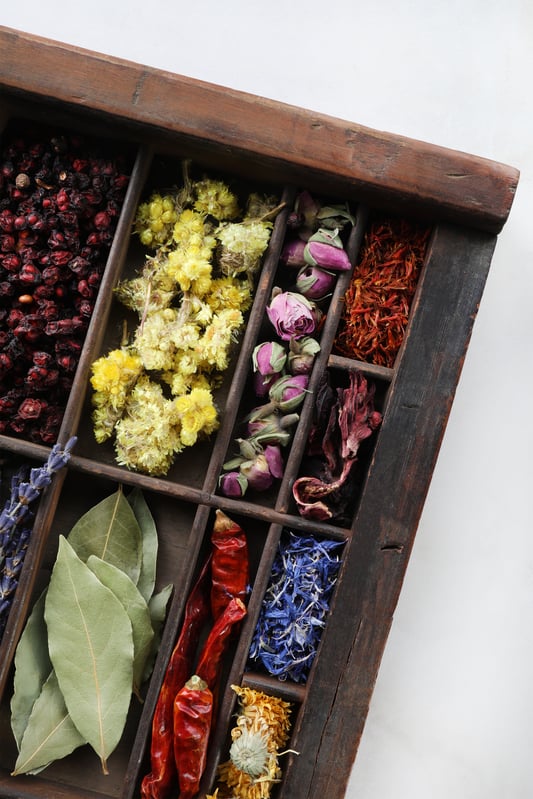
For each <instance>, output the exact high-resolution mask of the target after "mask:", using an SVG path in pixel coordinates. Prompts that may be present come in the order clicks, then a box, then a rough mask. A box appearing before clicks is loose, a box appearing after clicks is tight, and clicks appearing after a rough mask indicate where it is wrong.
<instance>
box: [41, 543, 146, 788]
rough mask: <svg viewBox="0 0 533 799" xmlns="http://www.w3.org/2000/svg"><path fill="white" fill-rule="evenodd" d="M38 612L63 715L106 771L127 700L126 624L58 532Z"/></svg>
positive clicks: (129, 639)
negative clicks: (43, 622) (41, 612)
mask: <svg viewBox="0 0 533 799" xmlns="http://www.w3.org/2000/svg"><path fill="white" fill-rule="evenodd" d="M44 615H45V620H46V625H47V628H48V649H49V652H50V659H51V661H52V665H53V666H54V669H55V671H56V674H57V679H58V682H59V686H60V688H61V691H62V693H63V696H64V699H65V704H66V706H67V709H68V712H69V715H70V717H71V719H72V721H73V722H74V724H75V725H76V727H77V729H78V731H79V732H80V734H81V735H82V736H83V738H84V739H85V740H86V741H87V742H88V743H89V744H90V745H91V746H92V747H93V749H94V750H95V752H96V753H97V754H98V755H99V757H100V760H101V763H102V769H103V771H104V773H107V758H108V757H109V755H110V754H111V752H112V751H113V750H114V749H115V747H116V745H117V744H118V742H119V740H120V738H121V736H122V732H123V730H124V725H125V723H126V716H127V713H128V708H129V704H130V699H131V688H132V684H133V635H132V629H131V623H130V620H129V617H128V614H127V613H126V611H125V610H124V608H123V606H122V604H121V603H120V602H119V600H118V599H117V598H116V596H115V595H114V593H113V592H112V591H110V590H109V588H106V587H105V586H104V585H103V584H102V583H101V582H100V580H99V579H98V578H97V577H96V575H94V574H93V573H92V571H91V570H90V569H89V567H88V566H87V565H86V564H85V563H83V561H82V560H81V559H80V558H79V557H78V556H77V555H76V552H75V551H74V549H73V548H72V546H71V545H70V543H69V542H68V541H67V540H66V539H65V538H64V537H63V536H60V539H59V551H58V555H57V559H56V562H55V565H54V568H53V571H52V575H51V578H50V584H49V586H48V592H47V596H46V602H45V611H44Z"/></svg>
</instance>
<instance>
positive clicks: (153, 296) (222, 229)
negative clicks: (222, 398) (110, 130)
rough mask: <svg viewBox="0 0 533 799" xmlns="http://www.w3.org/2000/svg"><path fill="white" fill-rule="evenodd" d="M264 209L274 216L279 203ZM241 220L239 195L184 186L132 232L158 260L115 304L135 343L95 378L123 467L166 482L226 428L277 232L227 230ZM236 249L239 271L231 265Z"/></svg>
mask: <svg viewBox="0 0 533 799" xmlns="http://www.w3.org/2000/svg"><path fill="white" fill-rule="evenodd" d="M254 197H256V196H255V195H254ZM256 201H257V198H256V200H255V201H254V202H256ZM265 204H266V207H267V209H268V208H270V209H272V208H274V206H275V201H274V200H273V199H272V198H268V199H266V200H265ZM238 214H239V203H238V199H237V197H236V196H235V195H234V194H233V192H231V191H230V189H229V188H228V187H227V186H226V185H225V184H224V183H223V182H221V181H217V180H210V179H208V178H206V179H203V180H200V181H197V182H191V181H189V180H188V179H186V180H185V181H184V186H183V187H182V188H180V189H176V191H175V192H174V193H172V194H170V193H168V194H165V195H161V194H158V193H157V192H155V193H153V194H152V196H151V197H150V198H149V200H148V201H147V202H145V203H141V204H140V205H139V207H138V211H137V215H136V219H135V224H134V232H135V233H136V234H137V235H138V236H139V238H140V240H141V242H142V243H143V244H145V245H146V246H147V247H149V248H150V249H151V250H153V251H154V252H153V254H151V255H150V256H148V257H147V258H146V260H145V263H144V265H143V267H142V269H141V271H140V274H137V275H136V276H134V277H133V278H131V279H128V280H124V281H122V282H121V283H120V284H119V285H118V287H117V289H116V290H115V294H116V297H117V299H118V300H119V301H120V302H121V303H123V304H124V305H125V306H126V307H128V308H130V309H131V310H133V311H135V312H136V314H137V315H138V317H139V324H138V326H137V328H136V330H135V331H134V332H133V333H132V335H131V337H130V340H129V341H128V343H125V344H124V346H123V347H121V348H120V349H115V350H113V351H111V352H110V353H108V354H107V355H106V356H103V357H101V358H99V359H98V360H97V361H95V362H94V363H93V365H92V377H91V385H92V388H93V390H94V393H93V397H92V401H93V406H94V411H93V425H94V434H95V438H96V440H97V441H98V442H99V443H102V442H104V441H106V440H107V439H109V438H111V437H112V436H114V445H115V452H116V458H117V462H118V463H119V464H121V465H123V466H127V467H128V468H132V469H136V470H139V471H142V472H146V473H148V474H152V475H165V474H166V473H167V472H168V470H169V468H170V466H171V465H172V462H173V460H174V457H175V455H176V454H178V453H180V452H181V451H182V450H183V449H184V447H190V446H193V445H194V444H195V443H196V441H197V440H198V439H199V438H202V437H205V436H209V435H211V434H212V433H213V432H214V431H215V430H216V429H217V427H218V414H217V410H216V407H215V400H214V397H213V393H212V392H213V389H215V388H216V387H217V385H218V384H219V382H220V378H221V373H222V372H223V371H224V370H225V369H227V368H228V365H229V362H230V355H231V350H232V346H233V345H234V342H235V341H236V339H237V336H238V333H239V331H240V330H241V328H242V327H243V324H244V313H245V312H246V311H247V310H248V309H249V307H250V305H251V302H252V285H253V284H252V280H251V277H250V275H251V273H252V272H253V271H255V270H256V269H257V265H258V263H259V262H260V259H261V256H262V254H263V253H264V251H265V249H266V247H267V245H268V241H269V238H270V233H271V228H272V223H271V222H269V221H261V220H254V219H250V218H249V217H248V216H247V215H246V214H245V215H244V217H243V218H242V220H241V221H240V222H239V221H232V222H229V220H235V219H236V217H237V216H238ZM239 229H242V234H241V235H239V232H238V231H239ZM247 242H248V244H247ZM232 248H233V251H234V252H235V254H236V255H238V257H239V258H240V264H241V265H240V267H239V268H231V269H230V268H228V267H227V265H225V264H227V263H228V261H227V258H228V253H230V254H231V252H232ZM224 259H226V260H224ZM248 267H249V269H248Z"/></svg>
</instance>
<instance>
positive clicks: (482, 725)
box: [0, 0, 533, 799]
mask: <svg viewBox="0 0 533 799" xmlns="http://www.w3.org/2000/svg"><path fill="white" fill-rule="evenodd" d="M0 24H3V25H7V26H10V27H14V28H18V29H20V30H25V31H28V32H31V33H35V34H39V35H42V36H47V37H49V38H52V39H56V40H59V41H64V42H68V43H70V44H75V45H79V46H82V47H86V48H89V49H93V50H97V51H99V52H102V53H109V54H112V55H116V56H120V57H124V58H128V59H130V60H133V61H138V62H140V63H143V64H147V65H150V66H156V67H160V68H163V69H168V70H170V71H172V72H179V73H181V74H184V75H189V76H191V77H195V78H199V79H202V80H207V81H211V82H213V83H218V84H220V85H225V86H229V87H232V88H235V89H241V90H245V91H249V92H252V93H254V94H258V95H263V96H265V97H270V98H273V99H276V100H281V101H284V102H289V103H292V104H295V105H300V106H304V107H307V108H310V109H312V110H315V111H320V112H324V113H328V114H332V115H334V116H337V117H341V118H344V119H347V120H350V121H353V122H357V123H360V124H363V125H367V126H370V127H373V128H377V129H381V130H386V131H390V132H393V133H399V134H403V135H407V136H410V137H412V138H416V139H422V140H425V141H430V142H434V143H436V144H440V145H444V146H448V147H452V148H454V149H458V150H463V151H466V152H469V153H473V154H475V155H481V156H485V157H488V158H492V159H494V160H497V161H502V162H505V163H508V164H511V165H512V166H516V167H518V168H519V169H520V170H521V172H522V177H521V182H520V185H519V190H518V194H517V197H516V200H515V204H514V206H513V209H512V211H511V215H510V218H509V221H508V223H507V225H506V226H505V228H504V230H503V232H502V234H501V235H500V237H499V240H498V244H497V248H496V253H495V257H494V260H493V263H492V267H491V272H490V275H489V279H488V283H487V287H486V291H485V294H484V298H483V301H482V304H481V307H480V311H479V315H478V318H477V322H476V325H475V329H474V335H473V338H472V341H471V345H470V349H469V352H468V356H467V359H466V363H465V366H464V369H463V374H462V378H461V381H460V384H459V388H458V391H457V395H456V399H455V404H454V407H453V410H452V413H451V417H450V421H449V424H448V429H447V432H446V435H445V439H444V442H443V446H442V450H441V454H440V457H439V460H438V464H437V468H436V471H435V474H434V478H433V482H432V486H431V490H430V493H429V496H428V499H427V502H426V506H425V510H424V513H423V517H422V520H421V524H420V527H419V531H418V535H417V539H416V542H415V548H414V552H413V555H412V558H411V562H410V564H409V568H408V571H407V577H406V581H405V584H404V589H403V592H402V596H401V599H400V603H399V605H398V609H397V612H396V615H395V620H394V624H393V630H392V633H391V636H390V638H389V643H388V646H387V650H386V653H385V656H384V659H383V663H382V668H381V671H380V675H379V679H378V682H377V685H376V690H375V693H374V697H373V700H372V705H371V708H370V714H369V718H368V721H367V725H366V728H365V732H364V735H363V741H362V744H361V747H360V750H359V754H358V757H357V760H356V764H355V766H354V769H353V772H352V777H351V780H350V784H349V789H348V794H347V797H348V799H407V797H409V799H428V797H429V798H430V799H450V797H454V799H529V798H530V797H533V766H532V759H533V757H532V745H533V733H532V729H533V725H532V715H533V547H532V545H531V539H532V530H531V527H532V522H531V517H532V501H531V500H532V496H533V485H532V482H533V481H532V477H533V476H532V469H531V460H532V444H533V441H532V439H533V422H532V404H533V402H532V396H533V362H532V348H533V344H532V342H533V333H532V327H533V325H532V318H533V302H532V299H533V297H532V294H533V264H532V260H533V245H532V241H531V231H532V229H533V185H532V179H533V141H532V140H533V101H532V96H533V91H532V86H531V83H532V81H533V4H532V3H531V0H506V2H505V3H504V2H502V0H447V1H446V2H431V1H430V2H428V0H403V2H397V0H385V2H379V1H378V0H368V1H367V3H365V4H363V3H362V2H360V0H337V2H334V3H327V2H324V0H320V1H319V0H307V2H301V1H300V0H297V1H296V2H294V0H293V1H292V2H291V1H290V0H270V2H268V3H260V4H256V3H254V2H253V0H247V2H245V0H233V2H232V1H231V0H226V1H225V2H222V1H221V0H204V2H202V0H197V2H192V3H184V2H183V1H181V2H180V0H174V2H172V3H171V2H165V0H159V1H158V0H152V2H147V1H146V0H144V2H139V0H128V2H126V0H111V1H110V0H105V1H104V0H90V2H88V3H83V4H79V3H74V2H72V0H69V2H67V0H45V1H44V2H43V0H39V1H37V0H24V2H10V3H2V13H1V14H0ZM0 59H1V53H0ZM35 67H36V69H38V68H39V65H38V63H36V65H35ZM294 799H299V797H294ZM324 799H327V797H325V798H324Z"/></svg>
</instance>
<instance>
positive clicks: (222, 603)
mask: <svg viewBox="0 0 533 799" xmlns="http://www.w3.org/2000/svg"><path fill="white" fill-rule="evenodd" d="M211 544H212V546H213V563H212V566H211V579H212V585H211V609H212V612H213V618H214V619H217V618H218V617H219V616H220V614H221V613H222V612H223V611H224V609H225V607H226V606H227V605H228V603H229V601H230V600H231V599H233V598H234V597H238V598H239V599H240V600H241V601H243V602H244V600H245V599H246V595H247V593H248V585H249V581H250V572H249V560H248V543H247V541H246V535H245V533H244V531H243V530H242V529H241V527H239V525H238V524H236V523H235V522H234V521H232V520H231V519H230V518H229V517H228V516H226V514H225V513H223V512H222V511H221V510H217V511H216V516H215V524H214V525H213V532H212V534H211Z"/></svg>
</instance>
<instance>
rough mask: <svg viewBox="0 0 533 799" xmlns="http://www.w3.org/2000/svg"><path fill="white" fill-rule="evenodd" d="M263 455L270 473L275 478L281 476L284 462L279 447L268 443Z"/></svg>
mask: <svg viewBox="0 0 533 799" xmlns="http://www.w3.org/2000/svg"><path fill="white" fill-rule="evenodd" d="M264 455H265V458H266V461H267V463H268V468H269V469H270V474H271V475H272V477H275V478H276V479H278V480H279V479H281V478H282V477H283V472H284V470H285V464H284V463H283V455H282V454H281V449H280V447H279V446H278V445H277V444H268V445H267V446H266V447H265V451H264Z"/></svg>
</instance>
